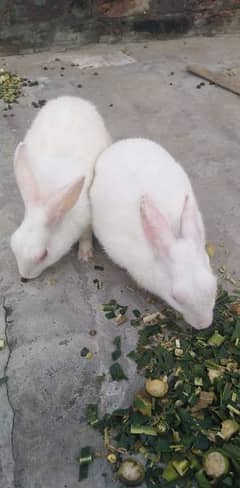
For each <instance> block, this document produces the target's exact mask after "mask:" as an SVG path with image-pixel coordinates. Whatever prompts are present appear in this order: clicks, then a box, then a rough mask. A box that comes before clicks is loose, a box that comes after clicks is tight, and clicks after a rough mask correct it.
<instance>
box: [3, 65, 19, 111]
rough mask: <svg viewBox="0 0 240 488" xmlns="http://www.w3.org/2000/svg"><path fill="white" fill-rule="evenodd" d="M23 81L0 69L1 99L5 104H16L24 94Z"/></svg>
mask: <svg viewBox="0 0 240 488" xmlns="http://www.w3.org/2000/svg"><path fill="white" fill-rule="evenodd" d="M22 84H23V80H22V79H21V78H20V77H19V76H17V75H15V74H12V73H10V72H9V71H7V70H5V69H4V68H1V69H0V99H2V100H3V101H4V102H5V103H10V104H11V103H13V102H15V101H16V100H17V99H18V98H19V97H20V96H21V94H22Z"/></svg>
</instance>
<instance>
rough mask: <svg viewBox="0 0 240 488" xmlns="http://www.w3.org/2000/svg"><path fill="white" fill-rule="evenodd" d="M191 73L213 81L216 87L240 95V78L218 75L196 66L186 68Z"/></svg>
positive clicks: (223, 74)
mask: <svg viewBox="0 0 240 488" xmlns="http://www.w3.org/2000/svg"><path fill="white" fill-rule="evenodd" d="M186 70H187V71H188V72H189V73H192V74H194V75H197V76H200V77H201V78H204V79H205V80H208V81H212V82H213V83H215V84H216V85H219V86H221V87H222V88H225V89H226V90H228V91H230V92H232V93H235V94H237V95H240V79H239V77H234V76H229V75H228V74H225V73H218V72H216V71H211V70H209V69H207V68H204V66H198V65H195V64H192V65H189V66H187V67H186Z"/></svg>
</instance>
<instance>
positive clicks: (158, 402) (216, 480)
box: [93, 291, 240, 488]
mask: <svg viewBox="0 0 240 488" xmlns="http://www.w3.org/2000/svg"><path fill="white" fill-rule="evenodd" d="M233 305H234V306H233ZM102 308H103V311H104V313H105V314H106V317H107V318H108V316H107V314H111V318H115V319H116V317H117V316H119V314H121V313H123V315H124V314H125V313H126V309H125V307H121V306H120V305H118V304H117V302H116V301H115V300H111V301H110V302H109V303H108V304H105V305H103V306H102ZM238 312H239V304H238V303H237V300H236V296H235V297H231V296H230V295H229V294H228V293H227V292H225V291H220V293H219V295H218V298H217V301H216V307H215V312H214V321H213V325H212V327H211V328H209V329H205V330H202V331H198V332H196V331H194V330H191V331H190V332H189V329H183V328H182V324H181V323H180V322H179V323H178V317H177V316H176V314H175V312H173V311H172V310H169V309H168V308H167V309H166V311H165V310H164V315H163V314H161V313H150V314H149V315H145V314H141V312H140V311H138V310H134V311H133V317H134V319H133V322H134V324H133V325H138V326H139V329H138V330H139V340H138V344H137V347H136V349H135V350H134V351H131V352H130V353H129V354H128V358H131V359H132V360H133V361H135V362H136V364H137V368H138V372H139V373H140V374H142V375H143V376H144V377H145V389H143V390H140V391H137V392H136V393H135V395H134V398H133V402H132V404H131V406H130V407H129V408H127V409H124V410H122V409H121V410H115V411H114V412H112V414H106V415H105V416H104V417H103V419H101V420H96V424H95V425H96V427H97V428H98V429H99V430H100V432H101V433H102V434H103V435H104V436H105V441H106V439H107V442H105V448H106V449H107V450H108V454H111V453H114V455H115V454H116V456H117V459H118V461H117V462H121V454H122V453H124V454H127V453H128V454H129V455H138V454H140V455H142V456H144V458H145V462H146V464H145V481H146V486H147V488H160V487H161V488H176V487H178V488H211V486H214V488H224V487H230V488H231V487H232V488H235V487H236V486H238V485H239V477H240V386H239V385H240V381H239V380H240V319H239V313H238ZM109 318H110V317H109ZM143 319H145V324H146V325H145V326H144V320H143ZM114 345H115V350H114V352H113V353H112V359H113V360H114V361H117V360H118V359H119V357H120V355H121V338H120V336H117V337H116V338H115V340H114ZM110 374H111V377H112V379H113V380H115V381H120V380H123V379H127V377H126V375H125V373H124V371H123V370H122V367H121V366H120V364H119V363H118V362H114V364H112V366H111V367H110ZM163 387H164V388H163ZM93 422H94V421H93ZM114 464H115V463H113V465H114ZM116 464H117V463H116ZM115 469H117V468H115Z"/></svg>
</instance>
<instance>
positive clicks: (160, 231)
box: [140, 195, 175, 256]
mask: <svg viewBox="0 0 240 488" xmlns="http://www.w3.org/2000/svg"><path fill="white" fill-rule="evenodd" d="M140 215H141V220H142V225H143V230H144V233H145V236H146V237H147V239H148V241H149V242H150V244H151V246H152V247H153V250H154V254H156V256H161V255H163V254H166V253H167V252H168V249H169V246H170V245H171V244H172V242H173V241H174V240H175V237H174V235H173V232H172V230H171V228H170V225H169V223H168V222H167V220H166V219H165V217H164V216H163V215H162V213H161V212H160V210H158V208H157V207H155V205H154V203H153V202H152V200H151V198H150V197H149V196H148V195H144V196H143V197H142V198H141V203H140Z"/></svg>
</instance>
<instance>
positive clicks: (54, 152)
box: [11, 96, 111, 278]
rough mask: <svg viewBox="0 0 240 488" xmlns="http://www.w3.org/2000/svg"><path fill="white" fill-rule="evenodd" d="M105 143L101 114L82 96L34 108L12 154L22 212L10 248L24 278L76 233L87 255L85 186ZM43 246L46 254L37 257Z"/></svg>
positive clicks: (41, 267)
mask: <svg viewBox="0 0 240 488" xmlns="http://www.w3.org/2000/svg"><path fill="white" fill-rule="evenodd" d="M110 143H111V139H110V136H109V134H108V132H107V130H106V128H105V125H104V122H103V119H102V117H101V116H100V115H99V113H98V112H97V110H96V108H95V107H94V105H92V104H91V103H90V102H88V101H86V100H83V99H81V98H78V97H71V96H62V97H59V98H56V99H53V100H51V101H49V102H48V103H47V104H46V105H45V106H44V107H43V108H42V109H41V110H40V111H39V112H38V114H37V116H36V118H35V119H34V121H33V123H32V125H31V127H30V129H29V130H28V132H27V134H26V136H25V139H24V141H23V143H20V144H19V145H18V147H17V149H16V153H15V174H16V179H17V183H18V186H19V189H20V192H21V195H22V198H23V200H24V203H25V216H24V220H23V222H22V224H21V225H20V227H19V228H18V229H17V231H16V232H15V233H14V234H13V236H12V238H11V247H12V250H13V252H14V254H15V256H16V259H17V264H18V268H19V272H20V274H21V275H22V276H23V277H25V278H35V277H36V276H38V275H40V274H41V272H42V271H43V270H44V269H46V268H47V267H48V266H50V265H51V264H53V263H55V262H56V261H58V260H59V259H60V258H61V257H62V256H63V255H65V254H66V253H67V252H68V251H69V250H70V248H71V246H72V245H73V244H74V243H75V242H76V241H77V240H78V239H79V238H81V236H83V240H82V247H81V243H80V254H81V255H82V257H83V258H88V256H90V255H91V252H92V250H91V230H90V229H91V225H90V205H89V197H88V189H89V186H90V184H91V182H92V178H93V173H94V167H95V162H96V159H97V157H98V156H99V154H100V153H101V152H102V151H103V150H104V149H105V148H106V147H107V146H108V145H110ZM83 178H84V185H83V189H82V191H81V187H82V183H83ZM80 192H81V194H80ZM64 199H65V200H64ZM50 213H51V216H50V215H49V214H50ZM45 250H47V252H48V256H47V257H46V258H45V259H43V261H41V262H37V261H38V258H39V257H40V256H41V255H42V254H43V253H44V251H45Z"/></svg>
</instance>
